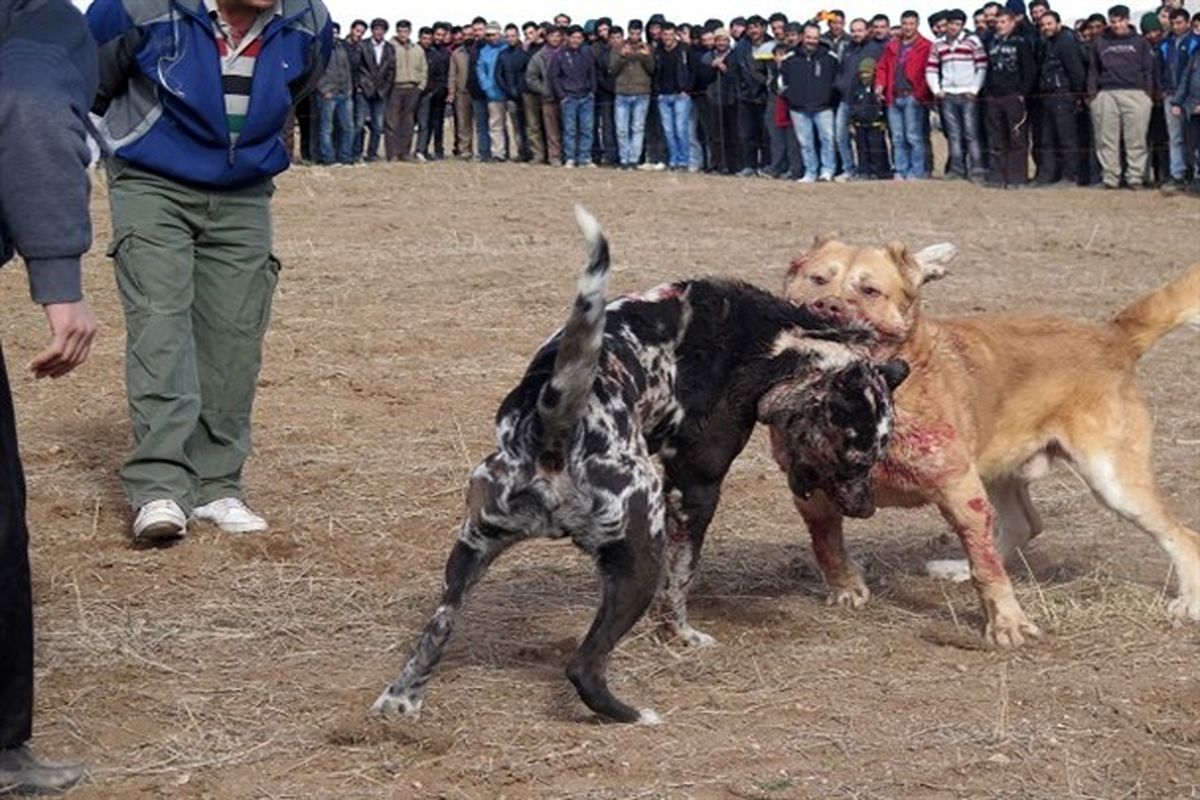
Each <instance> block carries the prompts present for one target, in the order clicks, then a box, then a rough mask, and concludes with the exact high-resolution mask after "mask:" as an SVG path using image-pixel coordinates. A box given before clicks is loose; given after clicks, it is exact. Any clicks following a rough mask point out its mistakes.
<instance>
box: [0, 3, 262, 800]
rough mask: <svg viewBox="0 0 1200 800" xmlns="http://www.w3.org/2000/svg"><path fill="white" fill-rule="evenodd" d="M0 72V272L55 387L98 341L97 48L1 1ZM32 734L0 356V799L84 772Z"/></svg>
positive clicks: (23, 562) (22, 582) (74, 18)
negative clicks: (21, 280)
mask: <svg viewBox="0 0 1200 800" xmlns="http://www.w3.org/2000/svg"><path fill="white" fill-rule="evenodd" d="M0 65H2V66H0V265H2V264H4V263H5V262H6V261H8V260H9V259H10V258H12V257H13V255H14V251H15V252H17V253H20V254H21V256H22V258H24V259H25V267H26V269H27V270H28V272H29V290H30V294H31V295H32V296H33V301H34V302H35V303H38V304H40V305H41V306H42V308H43V309H44V311H45V313H46V321H47V322H48V323H49V325H50V343H49V345H48V346H47V347H46V348H45V349H44V350H42V352H40V353H38V354H37V355H36V356H34V358H33V360H32V361H31V362H30V364H29V368H30V370H31V371H32V372H33V374H34V375H35V376H36V377H38V378H46V377H49V378H60V377H62V376H63V375H66V374H67V373H68V372H70V371H71V370H73V369H74V368H75V367H77V366H79V365H80V364H82V363H83V362H84V361H85V360H86V359H87V357H88V353H89V352H90V351H91V348H92V339H93V338H94V337H95V335H96V319H95V317H93V316H92V312H91V310H89V309H88V305H87V303H86V302H85V301H84V299H83V290H82V287H81V282H80V268H79V258H80V256H81V255H82V254H83V253H85V252H87V249H88V248H89V247H90V246H91V241H92V228H91V224H90V222H89V220H88V177H87V167H88V161H89V159H90V153H89V152H88V147H87V133H86V130H85V127H84V125H85V114H86V113H87V109H88V106H89V105H91V101H92V95H93V92H94V90H95V88H96V45H95V44H94V43H93V42H92V39H91V37H90V36H88V32H87V28H86V27H85V26H84V24H83V19H82V18H81V17H80V15H79V12H78V11H76V10H75V9H74V8H72V7H71V4H70V3H68V2H66V1H65V0H0ZM280 147H281V148H282V145H281V146H280ZM32 735H33V592H32V588H31V585H30V575H29V532H28V530H27V529H26V527H25V477H24V473H23V471H22V469H21V454H20V451H19V450H18V448H17V425H16V418H15V416H14V414H13V403H12V394H11V390H10V388H9V385H8V374H7V372H6V371H5V367H4V355H3V353H2V352H0V791H6V792H12V793H15V794H22V795H32V794H39V795H44V794H57V793H59V792H63V791H66V790H67V789H69V788H71V787H72V786H73V785H75V784H76V783H78V782H79V781H80V780H81V779H82V778H83V776H84V773H85V768H84V767H83V765H82V764H50V763H46V762H43V761H40V760H39V759H38V758H36V757H35V756H34V755H33V752H32V751H31V750H30V749H29V746H28V744H27V743H28V741H29V739H30V738H31V737H32Z"/></svg>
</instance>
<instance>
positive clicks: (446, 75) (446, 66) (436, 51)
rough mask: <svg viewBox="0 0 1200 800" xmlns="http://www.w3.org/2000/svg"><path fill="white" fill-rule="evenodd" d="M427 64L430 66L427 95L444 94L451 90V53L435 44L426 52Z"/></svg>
mask: <svg viewBox="0 0 1200 800" xmlns="http://www.w3.org/2000/svg"><path fill="white" fill-rule="evenodd" d="M425 63H426V64H427V65H428V66H429V70H428V73H427V74H428V78H426V80H425V94H433V93H435V92H444V91H446V90H448V89H449V88H450V51H449V50H447V49H446V48H445V47H442V46H441V45H440V44H435V45H434V46H433V47H430V48H429V49H428V50H426V51H425Z"/></svg>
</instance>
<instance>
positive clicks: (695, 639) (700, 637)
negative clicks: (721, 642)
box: [675, 625, 717, 647]
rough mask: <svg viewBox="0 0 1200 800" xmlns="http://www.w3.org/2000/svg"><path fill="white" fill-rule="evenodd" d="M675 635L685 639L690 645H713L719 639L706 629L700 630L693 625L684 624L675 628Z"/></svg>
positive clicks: (684, 641)
mask: <svg viewBox="0 0 1200 800" xmlns="http://www.w3.org/2000/svg"><path fill="white" fill-rule="evenodd" d="M675 635H676V636H678V637H679V638H680V640H682V641H683V643H684V644H686V645H687V646H688V647H712V646H713V645H715V644H716V643H717V640H716V639H714V638H713V637H711V636H709V635H708V634H707V633H705V632H704V631H698V630H696V629H695V628H693V627H692V626H691V625H684V626H682V627H680V628H676V629H675Z"/></svg>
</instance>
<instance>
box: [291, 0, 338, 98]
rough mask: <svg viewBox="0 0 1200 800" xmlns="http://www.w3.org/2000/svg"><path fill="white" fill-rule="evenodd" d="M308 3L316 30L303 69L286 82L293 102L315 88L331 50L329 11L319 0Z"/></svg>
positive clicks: (331, 32) (331, 33) (311, 0)
mask: <svg viewBox="0 0 1200 800" xmlns="http://www.w3.org/2000/svg"><path fill="white" fill-rule="evenodd" d="M310 3H311V4H312V12H313V19H314V20H315V21H316V27H317V30H316V35H315V36H313V40H312V42H311V43H310V44H309V46H308V52H307V53H306V54H305V60H304V71H303V72H301V73H300V75H299V76H298V77H297V78H296V79H295V80H293V81H292V82H291V83H289V84H288V89H289V90H290V91H291V93H292V103H293V104H296V103H299V102H300V101H301V100H303V99H304V98H305V97H307V96H308V95H309V93H310V92H312V91H313V89H316V88H317V82H318V81H319V80H321V75H322V74H324V72H325V65H326V64H328V63H329V54H330V53H331V52H332V51H333V20H332V19H330V17H329V11H328V9H326V8H325V4H324V3H322V2H321V0H310Z"/></svg>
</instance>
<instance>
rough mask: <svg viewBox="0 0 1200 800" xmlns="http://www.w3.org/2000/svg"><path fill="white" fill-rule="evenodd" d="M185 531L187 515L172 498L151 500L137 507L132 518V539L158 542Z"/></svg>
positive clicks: (176, 536)
mask: <svg viewBox="0 0 1200 800" xmlns="http://www.w3.org/2000/svg"><path fill="white" fill-rule="evenodd" d="M185 533H187V517H185V516H184V515H183V509H182V508H180V507H179V504H178V503H176V502H175V501H174V500H151V501H150V502H149V503H146V504H145V505H143V506H142V507H141V508H139V509H138V512H137V517H135V518H134V520H133V539H134V541H138V542H160V541H164V540H166V539H177V538H179V537H180V536H183V535H184V534H185Z"/></svg>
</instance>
